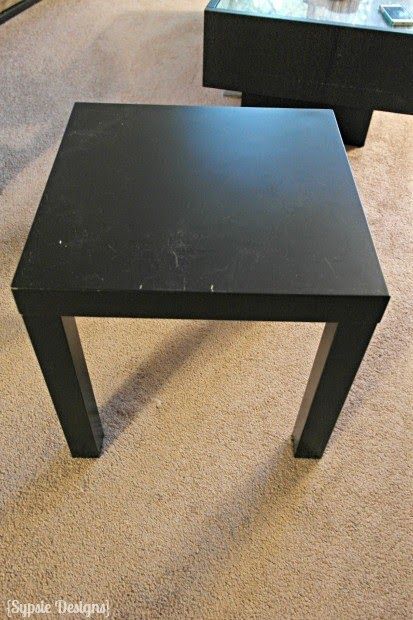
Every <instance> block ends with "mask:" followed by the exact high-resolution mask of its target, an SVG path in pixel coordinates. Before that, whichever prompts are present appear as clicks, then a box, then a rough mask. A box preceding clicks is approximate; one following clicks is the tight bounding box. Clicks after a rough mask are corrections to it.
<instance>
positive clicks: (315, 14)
mask: <svg viewBox="0 0 413 620" xmlns="http://www.w3.org/2000/svg"><path fill="white" fill-rule="evenodd" d="M396 2H397V0H389V1H388V2H386V0H219V1H218V2H217V4H216V7H215V8H217V9H224V10H227V11H231V12H234V13H246V14H248V15H260V16H266V17H277V18H286V19H297V20H300V21H301V20H311V21H319V22H326V23H332V24H344V25H349V26H356V27H367V28H374V29H380V30H392V31H395V32H396V31H397V32H403V33H406V32H409V33H411V34H413V27H411V26H410V27H402V28H400V27H392V26H389V25H388V24H387V23H386V22H385V21H384V19H383V17H382V16H381V13H379V5H380V4H394V3H396ZM400 4H402V5H403V6H405V7H406V8H407V9H408V11H409V12H410V13H412V14H413V0H402V1H401V2H400Z"/></svg>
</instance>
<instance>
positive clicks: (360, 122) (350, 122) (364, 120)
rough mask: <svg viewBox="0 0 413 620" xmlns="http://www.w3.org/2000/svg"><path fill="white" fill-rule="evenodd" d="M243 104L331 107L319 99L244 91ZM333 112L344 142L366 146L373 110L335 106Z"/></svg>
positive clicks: (251, 105)
mask: <svg viewBox="0 0 413 620" xmlns="http://www.w3.org/2000/svg"><path fill="white" fill-rule="evenodd" d="M241 105H242V106H244V107H259V108H260V107H265V108H319V109H328V108H330V106H329V105H327V104H325V103H321V102H319V101H318V102H314V101H313V102H311V101H297V100H296V99H283V98H281V97H263V96H262V95H251V94H249V93H242V99H241ZM333 112H334V114H335V117H336V121H337V124H338V127H339V129H340V133H341V137H342V138H343V142H344V143H345V144H351V145H353V146H364V143H365V141H366V137H367V132H368V130H369V126H370V121H371V117H372V114H373V110H363V109H361V108H348V107H345V106H334V108H333Z"/></svg>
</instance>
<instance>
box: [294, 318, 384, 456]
mask: <svg viewBox="0 0 413 620" xmlns="http://www.w3.org/2000/svg"><path fill="white" fill-rule="evenodd" d="M375 327H376V323H371V322H369V321H367V322H364V323H347V322H345V323H344V322H341V323H326V326H325V328H324V332H323V335H322V337H321V342H320V345H319V348H318V351H317V354H316V358H315V361H314V365H313V368H312V370H311V373H310V378H309V381H308V384H307V387H306V390H305V393H304V397H303V401H302V403H301V408H300V411H299V413H298V417H297V420H296V423H295V427H294V431H293V443H294V455H295V456H296V457H305V458H320V457H321V456H322V454H323V452H324V448H325V447H326V445H327V442H328V440H329V438H330V435H331V433H332V431H333V428H334V425H335V423H336V421H337V418H338V416H339V413H340V411H341V408H342V407H343V405H344V401H345V400H346V397H347V394H348V392H349V390H350V387H351V384H352V382H353V379H354V377H355V375H356V373H357V370H358V368H359V366H360V363H361V361H362V359H363V356H364V353H365V351H366V349H367V346H368V344H369V342H370V339H371V337H372V335H373V332H374V329H375Z"/></svg>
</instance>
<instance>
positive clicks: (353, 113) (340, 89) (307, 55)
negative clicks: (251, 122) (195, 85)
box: [203, 0, 413, 146]
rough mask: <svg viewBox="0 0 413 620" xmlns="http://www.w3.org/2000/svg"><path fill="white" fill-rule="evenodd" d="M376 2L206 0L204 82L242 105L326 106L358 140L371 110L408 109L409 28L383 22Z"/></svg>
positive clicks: (412, 76)
mask: <svg viewBox="0 0 413 620" xmlns="http://www.w3.org/2000/svg"><path fill="white" fill-rule="evenodd" d="M381 2H383V3H385V2H384V0H211V2H210V3H209V4H208V6H207V8H206V10H205V32H204V74H203V83H204V86H211V87H214V88H223V89H230V90H236V91H241V92H242V105H244V106H270V107H293V108H299V107H304V108H332V109H334V112H335V114H336V118H337V122H338V124H339V127H340V131H341V134H342V137H343V140H344V142H345V143H347V144H353V145H355V146H362V145H363V144H364V141H365V139H366V135H367V131H368V128H369V124H370V119H371V115H372V113H373V110H385V111H389V112H401V113H406V114H411V113H412V112H413V89H412V83H413V36H412V34H413V28H412V27H410V28H408V27H407V28H392V27H391V26H388V25H387V24H386V22H385V21H384V20H383V18H382V16H381V15H380V13H379V12H378V7H379V4H380V3H381ZM402 3H403V4H404V5H405V6H406V7H408V8H410V10H411V12H413V0H403V2H402Z"/></svg>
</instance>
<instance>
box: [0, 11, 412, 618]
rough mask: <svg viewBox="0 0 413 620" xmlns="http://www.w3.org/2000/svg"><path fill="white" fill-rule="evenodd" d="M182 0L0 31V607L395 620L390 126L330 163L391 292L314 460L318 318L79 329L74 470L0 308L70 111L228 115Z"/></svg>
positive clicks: (398, 429) (402, 135) (397, 458)
mask: <svg viewBox="0 0 413 620" xmlns="http://www.w3.org/2000/svg"><path fill="white" fill-rule="evenodd" d="M204 2H206V0H175V1H172V0H169V1H165V2H161V1H158V2H154V1H153V0H152V1H151V2H150V1H149V0H145V1H142V0H43V1H42V2H40V3H39V4H37V5H35V6H34V7H33V8H31V9H30V10H28V11H27V12H25V13H23V14H21V15H19V16H18V17H16V18H15V19H13V20H11V21H10V22H7V23H6V24H5V25H4V26H1V27H0V53H1V63H0V99H1V102H0V103H1V112H0V114H1V119H0V120H1V123H0V146H1V153H2V158H1V164H2V166H4V167H3V168H2V172H1V181H2V187H3V192H2V194H1V196H0V199H1V215H0V218H1V220H0V222H1V224H0V225H1V261H0V267H1V285H2V289H1V300H0V312H1V319H0V325H1V341H0V347H1V386H0V397H1V420H2V422H1V428H0V454H1V457H0V475H1V491H0V493H1V505H2V513H1V519H2V527H1V533H0V576H1V591H0V609H1V610H2V611H1V612H0V616H1V614H3V613H4V615H6V614H5V611H3V606H4V605H5V604H6V602H7V600H8V599H17V600H19V601H20V602H33V603H35V602H39V601H41V600H42V599H43V600H44V601H49V602H52V603H54V601H55V600H56V599H59V598H63V599H65V600H67V601H69V602H76V601H79V600H82V601H83V602H96V603H100V602H103V601H106V600H109V604H110V609H111V617H113V618H131V619H140V618H142V619H144V618H148V619H155V618H167V619H186V618H195V619H197V620H203V619H213V620H217V619H231V620H232V619H234V620H235V619H237V620H238V619H240V620H250V619H257V620H265V619H270V618H271V619H272V618H280V619H285V618H294V619H295V618H303V619H308V618H311V619H313V618H314V619H329V618H339V619H347V618H385V619H397V618H408V617H412V607H411V599H410V596H409V585H411V576H412V575H411V572H410V569H409V556H410V551H411V543H412V540H411V537H410V534H409V532H410V531H411V529H410V525H411V523H410V524H409V518H410V517H411V511H410V506H411V497H412V477H411V472H410V468H411V465H412V459H411V445H412V432H411V430H412V428H411V423H410V420H411V413H412V409H413V392H412V389H413V355H412V303H411V302H412V283H413V282H412V280H413V278H412V262H413V261H412V255H413V251H412V250H413V248H412V238H413V230H412V223H411V222H412V204H411V203H412V201H411V198H412V193H411V186H410V190H409V185H408V181H409V179H408V177H409V174H410V173H411V171H412V169H413V141H412V134H413V123H412V119H411V118H409V117H406V116H401V115H394V114H384V113H375V114H374V116H373V121H372V125H371V130H370V133H369V136H368V140H367V144H366V146H365V148H363V149H358V150H357V149H353V150H351V151H350V152H349V157H350V160H351V165H352V167H353V170H354V173H355V176H356V179H357V183H358V187H359V190H360V193H361V196H362V199H363V202H364V205H365V209H366V213H367V217H368V220H369V223H370V226H371V230H372V234H373V238H374V241H375V244H376V247H377V251H378V254H379V256H380V259H381V263H382V266H383V270H384V273H385V276H386V278H387V282H388V285H389V288H390V291H391V294H392V300H391V303H390V305H389V308H388V311H387V313H386V315H385V317H384V319H383V321H382V323H381V324H380V326H379V328H378V329H377V332H376V334H375V337H374V339H373V342H372V344H371V346H370V349H369V351H368V354H367V356H366V357H365V360H364V362H363V365H362V367H361V370H360V372H359V375H358V377H357V380H356V382H355V384H354V387H353V389H352V392H351V395H350V397H349V399H348V401H347V403H346V405H345V407H344V410H343V412H342V415H341V418H340V421H339V424H338V426H337V428H336V430H335V432H334V436H333V438H332V440H331V442H330V444H329V446H328V449H327V451H326V453H325V455H324V458H323V459H322V460H321V461H315V462H313V461H305V460H301V461H297V460H294V459H293V458H292V456H291V447H290V443H289V437H290V434H291V430H292V427H293V424H294V420H295V416H296V413H297V411H298V407H299V404H300V399H301V396H302V394H303V390H304V387H305V382H306V378H307V375H308V372H309V370H310V367H311V363H312V359H313V356H314V353H315V349H316V346H317V342H318V338H319V336H320V333H321V329H322V326H321V325H305V324H275V325H269V324H264V323H255V324H253V323H251V324H242V323H233V324H229V323H221V322H215V323H214V322H178V321H169V322H168V321H148V320H146V321H138V320H134V321H133V320H102V319H99V320H95V319H81V320H79V321H78V323H79V328H80V332H81V337H82V339H83V342H84V347H85V352H86V356H87V360H88V363H89V366H90V372H91V375H92V380H93V383H94V386H95V390H96V396H97V399H98V403H99V407H100V410H101V412H102V417H103V422H104V426H105V430H106V442H105V450H104V454H103V455H102V457H101V458H100V459H99V460H89V461H87V460H86V461H81V460H80V461H79V460H72V459H71V458H70V456H69V452H68V450H67V448H66V445H65V442H64V439H63V435H62V432H61V430H60V427H59V425H58V422H57V418H56V416H55V414H54V411H53V409H52V405H51V402H50V399H49V396H48V393H47V390H46V388H45V385H44V383H43V380H42V377H41V375H40V372H39V369H38V367H37V364H36V360H35V358H34V354H33V352H32V350H31V347H30V345H29V341H28V338H27V336H26V334H25V332H24V329H23V324H22V321H21V319H20V317H19V315H18V313H17V311H16V308H15V306H14V303H13V301H12V298H11V295H10V292H9V283H10V281H11V278H12V275H13V272H14V269H15V267H16V264H17V261H18V257H19V254H20V251H21V249H22V246H23V243H24V241H25V238H26V235H27V232H28V230H29V226H30V224H31V222H32V218H33V216H34V213H35V210H36V207H37V204H38V201H39V199H40V196H41V193H42V190H43V187H44V184H45V182H46V179H47V176H48V173H49V171H50V168H51V165H52V162H53V158H54V156H55V153H56V149H57V147H58V143H59V139H60V137H61V135H62V132H63V130H64V127H65V123H66V120H67V118H68V115H69V112H70V109H71V107H72V104H73V102H74V101H75V100H96V101H121V102H122V101H123V102H155V103H185V104H212V105H234V104H236V102H234V100H228V99H227V100H224V99H223V98H222V93H220V92H219V91H213V90H207V89H203V88H202V87H201V60H202V19H203V16H202V9H203V5H204ZM406 87H407V85H406ZM1 617H2V616H1ZM14 617H18V616H14ZM36 617H51V616H36ZM55 617H57V616H55ZM66 617H68V616H66ZM70 617H71V618H75V617H79V616H75V615H71V616H70Z"/></svg>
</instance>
